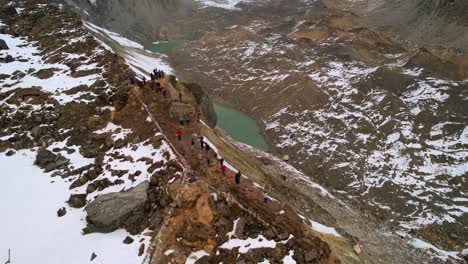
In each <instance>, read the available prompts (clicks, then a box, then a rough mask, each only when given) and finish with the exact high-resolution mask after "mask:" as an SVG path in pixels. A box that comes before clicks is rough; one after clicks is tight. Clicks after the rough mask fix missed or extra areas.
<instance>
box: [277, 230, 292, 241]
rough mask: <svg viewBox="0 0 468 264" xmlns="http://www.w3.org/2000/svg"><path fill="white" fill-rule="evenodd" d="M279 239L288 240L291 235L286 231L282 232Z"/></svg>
mask: <svg viewBox="0 0 468 264" xmlns="http://www.w3.org/2000/svg"><path fill="white" fill-rule="evenodd" d="M278 238H279V239H281V240H286V239H288V238H289V234H288V232H286V231H284V232H281V233H280V234H279V235H278Z"/></svg>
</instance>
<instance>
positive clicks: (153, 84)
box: [129, 68, 268, 204]
mask: <svg viewBox="0 0 468 264" xmlns="http://www.w3.org/2000/svg"><path fill="white" fill-rule="evenodd" d="M164 78H165V73H164V71H163V70H160V69H159V70H158V69H157V68H155V69H154V70H153V72H151V73H150V81H147V80H146V77H145V76H143V77H142V80H141V81H140V80H138V79H137V78H136V77H135V76H130V77H129V79H130V82H131V84H135V83H137V84H138V85H139V86H140V87H142V88H149V89H151V90H154V91H155V92H156V93H162V95H163V97H164V98H166V97H167V89H166V88H165V87H164V86H163V85H162V84H161V83H160V82H159V80H160V79H164ZM178 99H179V102H180V103H182V102H183V100H182V99H183V96H182V92H181V91H179V98H178ZM178 121H179V124H180V126H179V127H178V128H177V130H176V136H177V140H178V141H179V142H182V138H183V136H184V131H183V129H182V128H183V126H185V125H186V126H187V127H190V119H189V118H188V117H186V116H179V118H178ZM197 121H200V113H198V114H197ZM198 139H199V143H200V148H201V149H202V150H204V151H205V158H206V162H207V164H208V165H211V164H212V158H213V160H217V162H218V163H219V170H220V171H221V174H222V175H223V176H226V172H227V166H226V164H225V160H224V158H223V157H218V154H217V153H216V152H215V151H213V152H214V155H213V156H210V150H211V147H210V145H209V144H208V143H207V142H205V140H204V137H203V136H200V137H199V138H198ZM191 144H192V147H194V146H195V139H194V138H193V137H192V139H191ZM241 177H242V173H241V171H240V170H237V172H236V173H235V174H234V182H235V184H236V185H239V184H240V181H241ZM263 202H264V203H265V204H267V203H268V194H267V193H266V192H264V195H263Z"/></svg>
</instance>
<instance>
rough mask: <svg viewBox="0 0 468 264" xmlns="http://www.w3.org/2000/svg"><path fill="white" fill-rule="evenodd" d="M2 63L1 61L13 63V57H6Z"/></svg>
mask: <svg viewBox="0 0 468 264" xmlns="http://www.w3.org/2000/svg"><path fill="white" fill-rule="evenodd" d="M2 61H3V62H4V63H10V62H13V61H15V59H14V58H13V56H11V55H7V56H6V57H5V58H3V59H2Z"/></svg>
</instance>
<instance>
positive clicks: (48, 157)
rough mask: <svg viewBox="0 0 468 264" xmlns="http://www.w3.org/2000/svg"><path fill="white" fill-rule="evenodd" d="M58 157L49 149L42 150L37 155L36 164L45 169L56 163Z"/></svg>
mask: <svg viewBox="0 0 468 264" xmlns="http://www.w3.org/2000/svg"><path fill="white" fill-rule="evenodd" d="M55 158H56V155H55V154H54V153H52V152H51V151H49V150H47V149H40V150H39V152H38V153H37V155H36V161H34V164H35V165H37V166H39V167H41V168H45V166H47V165H48V164H49V163H52V162H55Z"/></svg>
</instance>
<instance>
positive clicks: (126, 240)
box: [123, 236, 133, 244]
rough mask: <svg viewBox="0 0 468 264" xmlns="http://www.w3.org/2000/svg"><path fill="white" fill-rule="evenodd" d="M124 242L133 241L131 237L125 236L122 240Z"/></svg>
mask: <svg viewBox="0 0 468 264" xmlns="http://www.w3.org/2000/svg"><path fill="white" fill-rule="evenodd" d="M123 243H124V244H131V243H133V238H131V237H129V236H127V237H126V238H125V239H124V241H123Z"/></svg>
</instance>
